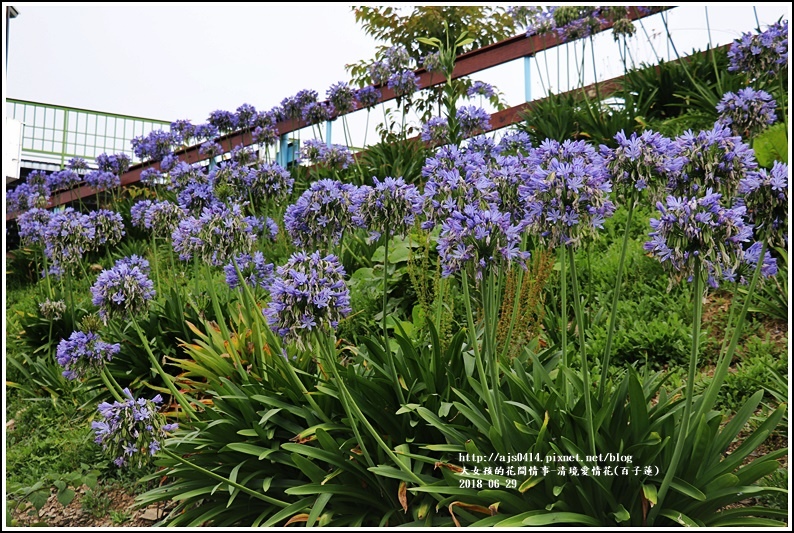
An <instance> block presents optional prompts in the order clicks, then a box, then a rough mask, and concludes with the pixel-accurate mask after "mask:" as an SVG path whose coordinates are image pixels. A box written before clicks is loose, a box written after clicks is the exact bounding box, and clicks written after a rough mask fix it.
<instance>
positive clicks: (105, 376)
mask: <svg viewBox="0 0 794 533" xmlns="http://www.w3.org/2000/svg"><path fill="white" fill-rule="evenodd" d="M109 376H110V372H109V371H108V369H107V367H105V366H103V367H102V369H101V370H100V371H99V377H101V378H102V381H104V382H105V386H106V387H107V388H108V390H109V391H110V394H112V395H113V397H114V398H115V399H116V400H118V401H119V402H124V398H122V397H121V389H120V388H118V386H119V384H118V383H116V384H115V386H114V384H113V383H111V381H110V377H109ZM114 383H115V380H114Z"/></svg>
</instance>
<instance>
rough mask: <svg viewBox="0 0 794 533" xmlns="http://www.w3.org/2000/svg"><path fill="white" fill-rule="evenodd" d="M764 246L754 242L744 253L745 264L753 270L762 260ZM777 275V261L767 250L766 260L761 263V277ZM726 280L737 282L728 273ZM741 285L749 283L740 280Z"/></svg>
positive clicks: (745, 280)
mask: <svg viewBox="0 0 794 533" xmlns="http://www.w3.org/2000/svg"><path fill="white" fill-rule="evenodd" d="M762 248H763V244H762V243H761V242H754V243H753V244H751V245H750V247H749V248H747V249H746V250H745V251H744V262H745V264H746V265H747V266H748V267H750V268H751V269H755V268H756V267H757V266H758V260H759V259H760V258H761V249H762ZM775 274H777V260H776V259H775V258H774V257H772V254H771V253H769V250H767V251H766V252H765V253H764V260H763V262H762V263H761V276H763V277H764V278H769V277H772V276H774V275H775ZM725 279H727V280H728V281H735V280H734V279H733V277H732V276H731V273H730V272H726V274H725ZM738 281H739V282H740V283H747V279H746V278H744V279H741V278H740V279H739V280H738Z"/></svg>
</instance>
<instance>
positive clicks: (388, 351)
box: [382, 222, 405, 404]
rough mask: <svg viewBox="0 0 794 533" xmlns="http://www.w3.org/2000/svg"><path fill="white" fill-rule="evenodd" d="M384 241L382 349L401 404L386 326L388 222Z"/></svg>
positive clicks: (400, 393)
mask: <svg viewBox="0 0 794 533" xmlns="http://www.w3.org/2000/svg"><path fill="white" fill-rule="evenodd" d="M384 233H385V238H386V242H385V243H384V244H383V246H384V252H383V317H382V318H383V349H384V350H385V352H386V357H387V358H388V360H389V372H391V379H392V383H393V385H394V388H395V389H396V391H397V395H398V396H399V397H400V402H401V404H404V403H405V395H404V394H403V390H402V387H400V379H399V376H398V375H397V367H396V366H395V365H394V354H393V353H392V351H391V345H390V344H389V330H388V328H387V326H386V306H387V303H388V301H389V290H388V287H389V240H390V237H391V228H390V227H389V224H388V222H387V223H386V228H385V232H384Z"/></svg>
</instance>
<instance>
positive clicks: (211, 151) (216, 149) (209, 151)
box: [199, 140, 223, 157]
mask: <svg viewBox="0 0 794 533" xmlns="http://www.w3.org/2000/svg"><path fill="white" fill-rule="evenodd" d="M199 153H200V154H201V155H206V156H207V157H218V156H219V155H221V154H222V153H223V147H222V146H221V145H220V144H218V143H217V142H215V141H213V140H209V141H206V142H204V143H202V145H201V146H199Z"/></svg>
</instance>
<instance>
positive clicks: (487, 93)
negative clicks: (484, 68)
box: [466, 81, 496, 98]
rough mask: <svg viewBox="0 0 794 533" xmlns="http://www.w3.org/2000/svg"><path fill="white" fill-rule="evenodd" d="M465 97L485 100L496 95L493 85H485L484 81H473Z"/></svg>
mask: <svg viewBox="0 0 794 533" xmlns="http://www.w3.org/2000/svg"><path fill="white" fill-rule="evenodd" d="M466 95H467V96H470V97H471V96H477V95H480V96H484V97H485V98H492V97H493V96H495V95H496V90H495V89H494V88H493V85H490V84H488V83H485V82H484V81H475V82H474V83H473V84H472V85H471V87H469V88H468V90H467V91H466Z"/></svg>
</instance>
